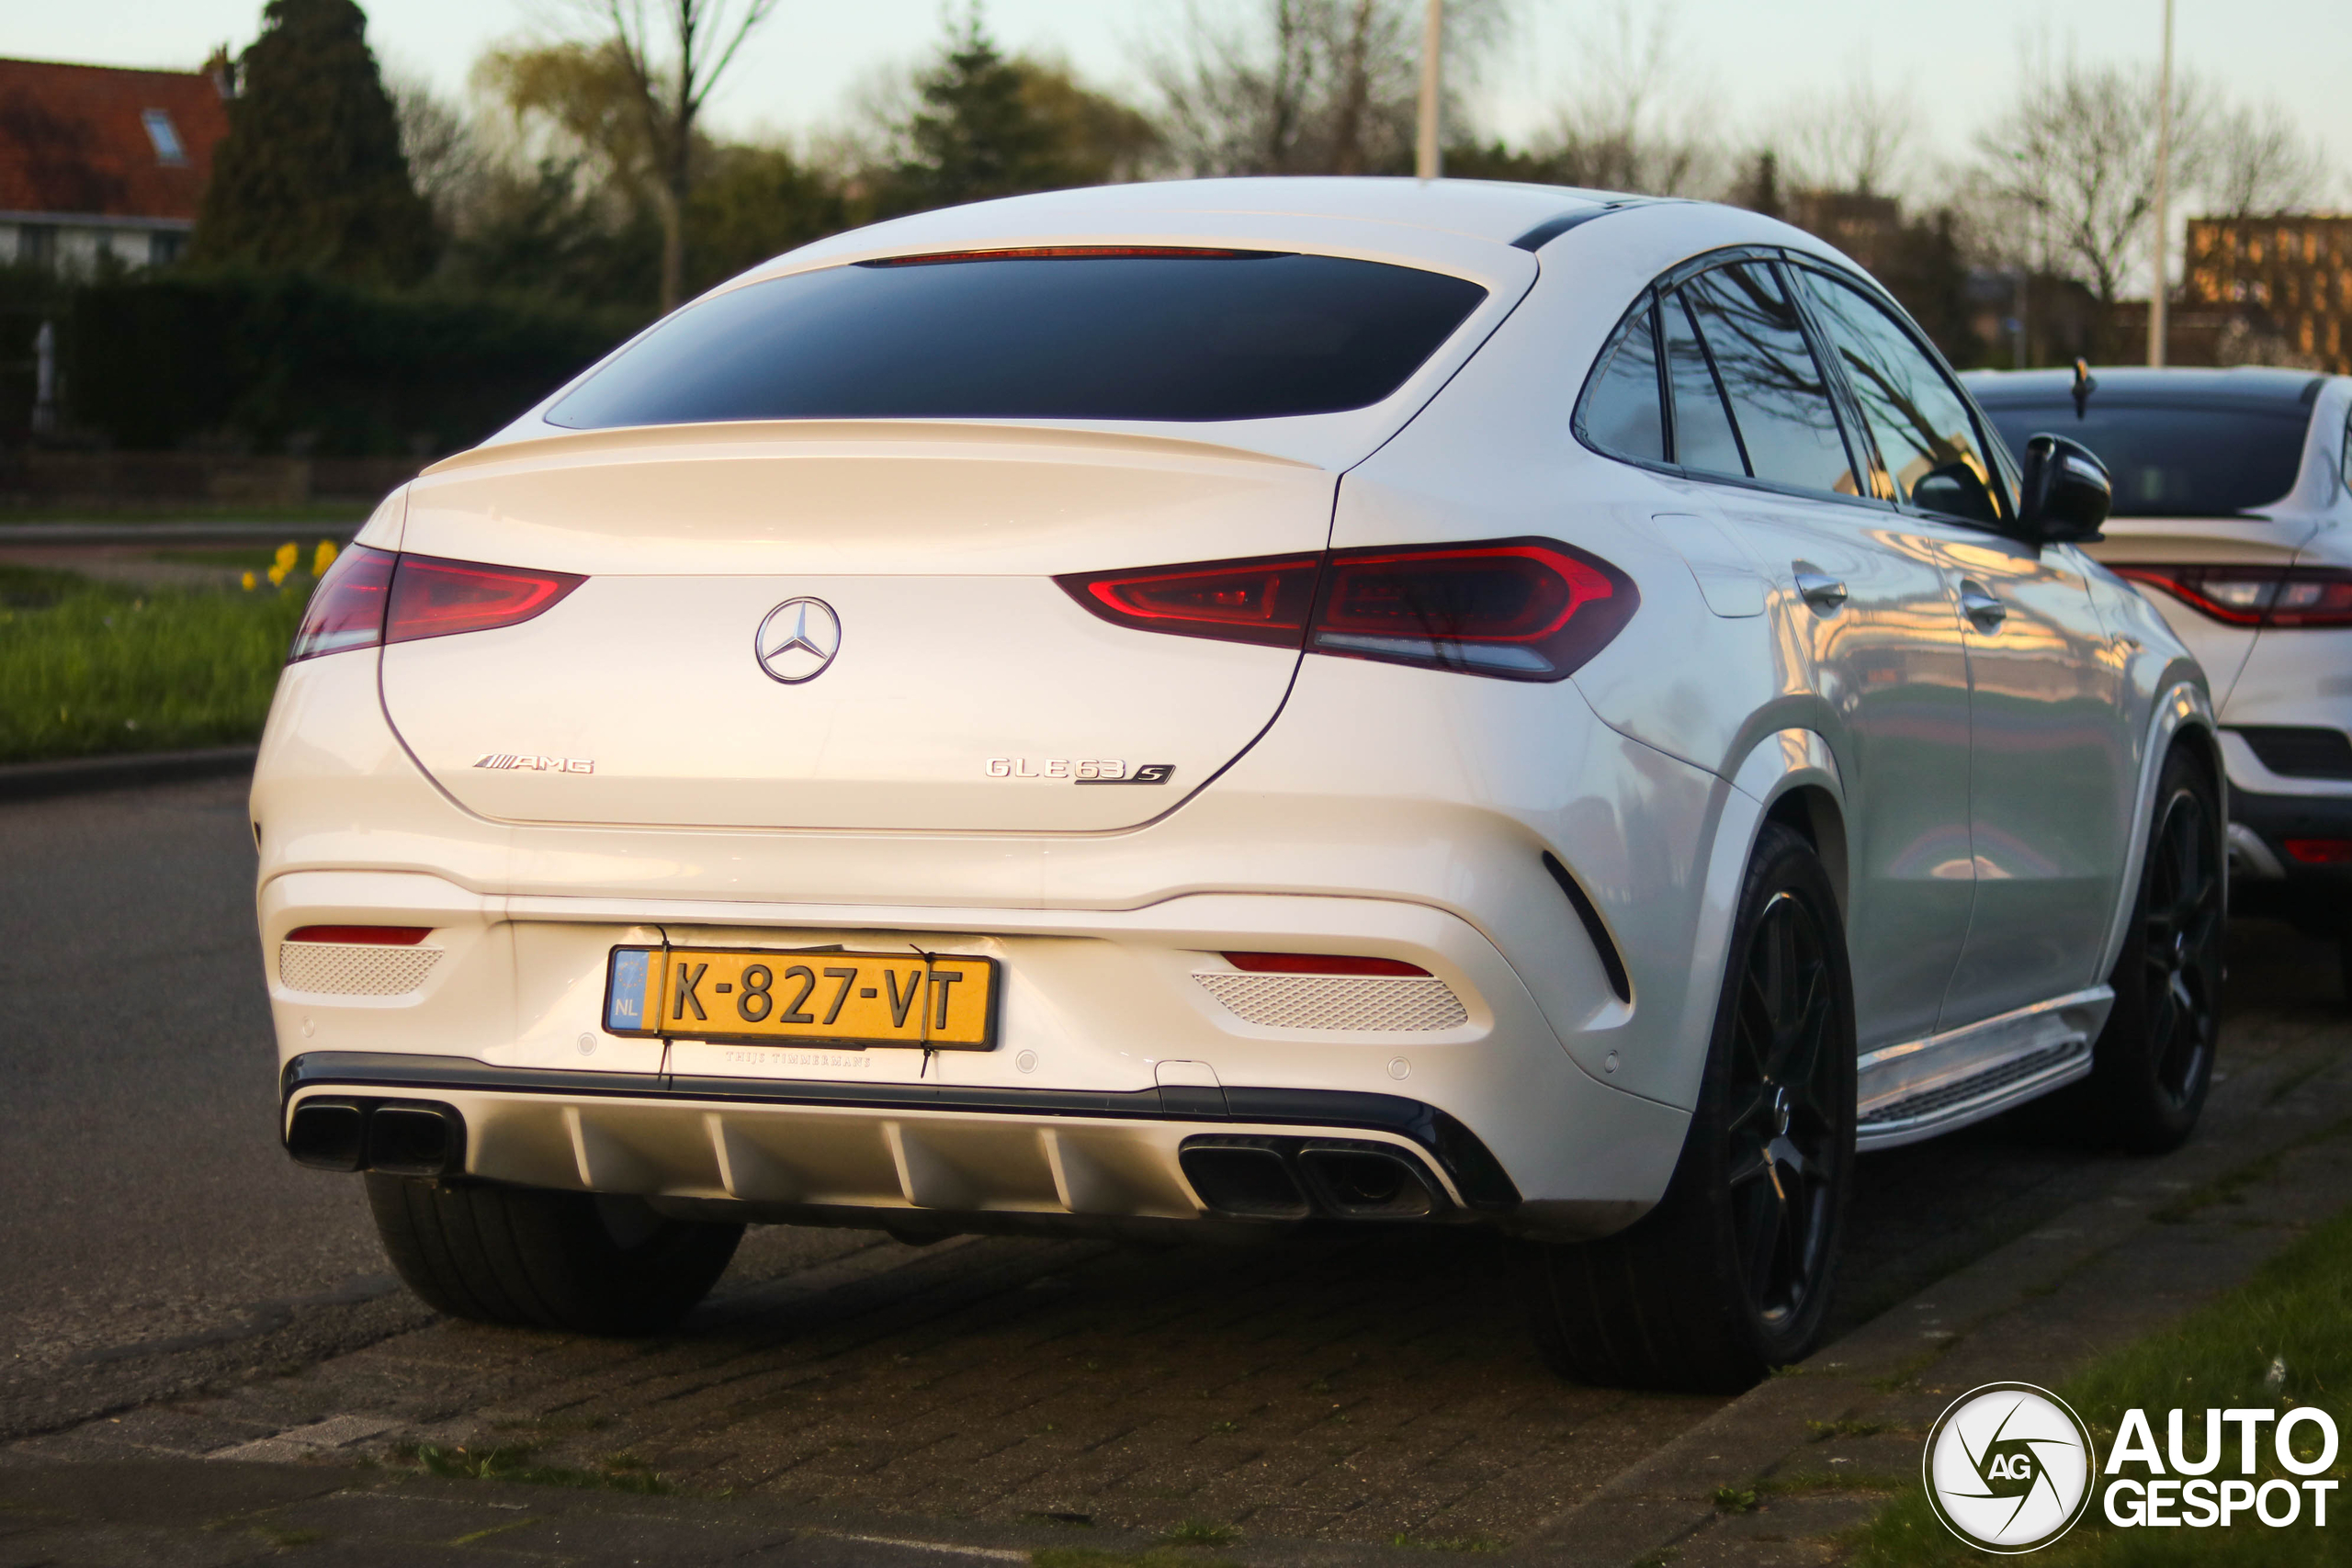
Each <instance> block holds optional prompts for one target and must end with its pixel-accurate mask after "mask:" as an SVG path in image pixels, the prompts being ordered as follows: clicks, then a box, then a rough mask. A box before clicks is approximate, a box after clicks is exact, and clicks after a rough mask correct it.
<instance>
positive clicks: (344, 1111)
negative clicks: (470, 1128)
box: [286, 1100, 466, 1176]
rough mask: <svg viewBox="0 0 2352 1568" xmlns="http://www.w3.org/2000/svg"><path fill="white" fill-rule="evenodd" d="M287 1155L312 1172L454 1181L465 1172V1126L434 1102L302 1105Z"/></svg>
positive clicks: (288, 1131) (315, 1102)
mask: <svg viewBox="0 0 2352 1568" xmlns="http://www.w3.org/2000/svg"><path fill="white" fill-rule="evenodd" d="M286 1152H287V1153H288V1154H289V1155H291V1156H294V1159H295V1162H296V1163H297V1164H299V1165H307V1166H310V1167H311V1168H313V1169H316V1170H373V1171H379V1172H381V1173H382V1174H384V1175H386V1176H454V1175H456V1174H458V1172H460V1171H462V1170H464V1169H465V1168H466V1121H465V1118H464V1117H462V1116H460V1115H459V1114H458V1111H457V1110H456V1108H455V1107H453V1106H448V1105H444V1104H442V1103H440V1102H439V1101H438V1100H304V1101H303V1102H302V1103H301V1104H300V1105H298V1106H296V1107H295V1108H294V1115H293V1118H292V1120H291V1121H290V1122H288V1124H287V1128H286Z"/></svg>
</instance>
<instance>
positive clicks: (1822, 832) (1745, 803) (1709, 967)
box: [1672, 728, 1850, 1110]
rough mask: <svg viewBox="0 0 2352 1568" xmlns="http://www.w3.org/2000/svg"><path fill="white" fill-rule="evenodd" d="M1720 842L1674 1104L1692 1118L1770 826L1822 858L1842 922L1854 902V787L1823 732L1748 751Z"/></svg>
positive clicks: (1770, 738) (1802, 732)
mask: <svg viewBox="0 0 2352 1568" xmlns="http://www.w3.org/2000/svg"><path fill="white" fill-rule="evenodd" d="M1727 783H1728V785H1729V787H1728V788H1726V789H1724V792H1723V795H1724V803H1723V807H1722V810H1721V812H1720V814H1719V815H1718V817H1717V818H1716V821H1715V831H1714V838H1713V843H1712V845H1711V846H1710V848H1709V851H1708V854H1707V865H1706V872H1705V881H1704V884H1703V894H1702V898H1701V902H1700V912H1699V923H1698V929H1697V930H1696V931H1694V932H1693V933H1692V935H1693V938H1694V940H1693V942H1692V943H1691V953H1692V962H1691V966H1690V969H1689V979H1688V981H1687V985H1688V987H1689V989H1688V991H1687V992H1686V994H1685V996H1684V998H1683V1013H1682V1016H1683V1019H1684V1024H1683V1027H1684V1028H1685V1029H1686V1030H1688V1031H1691V1032H1692V1033H1691V1036H1690V1037H1688V1038H1686V1041H1685V1044H1686V1047H1687V1048H1686V1049H1685V1050H1684V1051H1683V1053H1682V1060H1683V1062H1684V1063H1686V1064H1688V1069H1687V1081H1685V1082H1682V1083H1679V1084H1677V1085H1676V1091H1677V1092H1676V1095H1675V1098H1674V1099H1673V1100H1672V1103H1674V1104H1676V1105H1678V1106H1679V1107H1681V1108H1683V1109H1685V1110H1688V1109H1689V1108H1690V1107H1691V1106H1693V1105H1696V1104H1697V1103H1698V1090H1699V1074H1700V1072H1701V1070H1702V1068H1703V1066H1704V1065H1705V1062H1706V1047H1707V1041H1708V1039H1709V1038H1711V1037H1712V1035H1713V1030H1714V1025H1715V1010H1716V1003H1717V1001H1718V1000H1719V998H1721V997H1722V995H1723V987H1724V971H1725V966H1726V965H1727V964H1729V963H1730V961H1731V937H1732V923H1733V920H1734V919H1735V918H1736V915H1737V913H1738V908H1739V895H1740V888H1741V886H1742V885H1743V884H1744V883H1745V881H1746V879H1747V864H1748V862H1749V861H1750V860H1751V859H1753V858H1754V856H1755V853H1756V840H1757V839H1758V836H1759V835H1760V834H1761V833H1762V832H1763V830H1764V828H1765V825H1766V824H1767V823H1770V822H1782V823H1786V824H1787V825H1788V826H1789V827H1790V828H1792V829H1793V830H1794V831H1796V832H1797V833H1799V834H1801V835H1803V836H1804V838H1805V839H1806V840H1808V841H1810V842H1811V843H1812V844H1813V846H1814V851H1815V853H1816V854H1818V855H1820V856H1821V860H1822V866H1823V869H1824V870H1825V871H1826V872H1827V873H1828V874H1829V880H1830V886H1831V887H1832V888H1833V889H1834V890H1835V891H1836V894H1837V897H1838V915H1839V918H1840V919H1844V918H1845V917H1846V914H1847V908H1848V905H1849V901H1850V889H1849V856H1848V852H1847V845H1848V834H1847V816H1848V813H1847V806H1846V785H1845V779H1844V777H1843V775H1842V774H1841V773H1839V771H1838V757H1837V753H1836V752H1835V751H1833V750H1831V749H1830V745H1829V741H1828V739H1827V738H1826V737H1825V736H1823V735H1822V734H1821V733H1820V732H1819V731H1818V730H1814V729H1804V728H1789V729H1781V730H1776V731H1774V732H1773V733H1771V734H1770V735H1767V736H1765V737H1763V738H1762V739H1759V740H1758V741H1757V742H1756V744H1755V745H1753V746H1751V747H1749V748H1748V750H1747V755H1746V756H1745V757H1744V758H1742V759H1741V760H1740V763H1739V766H1738V767H1737V768H1736V769H1735V770H1733V772H1732V774H1731V776H1730V778H1729V780H1728V781H1727Z"/></svg>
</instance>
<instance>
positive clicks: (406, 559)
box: [288, 545, 588, 662]
mask: <svg viewBox="0 0 2352 1568" xmlns="http://www.w3.org/2000/svg"><path fill="white" fill-rule="evenodd" d="M585 581H588V580H587V579H586V578H584V577H580V576H577V575H575V574H573V573H571V572H568V571H533V570H527V569H526V568H522V567H512V566H484V565H481V564H480V563H478V562H474V561H461V560H442V559H439V558H435V557H433V556H403V555H394V554H392V553H391V552H390V551H387V550H375V549H369V548H368V547H366V546H364V545H354V546H352V547H350V548H349V549H347V550H345V551H344V553H343V554H342V555H340V556H338V557H337V558H335V563H334V565H333V566H331V567H329V568H328V569H327V574H326V576H324V577H323V578H322V579H320V580H319V586H318V590H317V592H314V593H312V594H311V605H310V608H309V609H307V610H305V611H304V612H303V613H302V625H301V627H300V630H298V631H297V632H296V633H295V634H294V649H293V651H292V652H291V653H290V654H288V662H292V661H293V660H301V659H311V658H315V657H317V656H318V655H320V654H322V653H340V652H342V651H343V650H345V649H352V648H373V647H375V646H376V645H377V644H379V643H385V642H414V641H416V640H417V639H418V638H420V637H448V636H450V635H451V634H453V633H456V632H479V631H489V630H491V629H492V628H493V627H497V626H516V625H519V624H520V623H522V622H524V621H527V620H529V619H530V618H531V617H532V616H534V615H539V614H541V613H542V612H544V611H546V610H548V609H549V608H550V607H552V606H553V605H554V604H557V603H558V602H559V601H560V600H561V599H562V598H563V596H564V595H565V594H567V593H569V592H571V591H572V590H573V589H575V588H577V587H579V586H580V585H581V584H582V582H585Z"/></svg>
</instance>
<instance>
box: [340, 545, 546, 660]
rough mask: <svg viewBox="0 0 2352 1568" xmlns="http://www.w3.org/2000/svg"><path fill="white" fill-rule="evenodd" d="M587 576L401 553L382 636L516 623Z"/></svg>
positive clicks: (402, 637)
mask: <svg viewBox="0 0 2352 1568" xmlns="http://www.w3.org/2000/svg"><path fill="white" fill-rule="evenodd" d="M585 581H588V580H587V579H586V578H584V577H578V576H574V575H573V574H572V573H571V572H568V571H530V570H525V569H523V568H521V567H512V566H482V565H480V564H478V563H476V562H473V561H462V560H440V559H437V558H435V557H432V556H402V557H401V558H400V570H397V571H396V572H394V573H393V574H392V596H391V613H390V615H389V616H388V617H387V618H386V619H385V622H384V640H385V641H386V642H414V641H416V640H417V639H418V638H420V637H449V636H451V635H453V634H455V633H458V632H480V631H489V630H491V629H492V628H493V627H496V626H516V625H519V624H520V623H522V622H524V621H527V620H529V619H530V618H531V617H532V616H534V615H540V614H542V613H544V612H545V611H547V610H548V609H551V608H552V607H553V606H554V605H555V604H557V603H559V602H560V600H561V599H562V598H563V596H564V595H565V594H567V593H569V592H571V591H572V590H573V589H575V588H577V587H579V586H580V585H581V584H582V583H583V582H585Z"/></svg>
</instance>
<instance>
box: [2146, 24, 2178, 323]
mask: <svg viewBox="0 0 2352 1568" xmlns="http://www.w3.org/2000/svg"><path fill="white" fill-rule="evenodd" d="M2157 92H2158V94H2159V95H2160V96H2159V97H2158V100H2157V103H2156V210H2155V214H2154V217H2155V222H2156V245H2155V251H2156V265H2155V287H2154V288H2152V289H2150V290H2149V291H2148V363H2149V364H2150V365H2152V366H2154V367H2156V368H2158V369H2162V368H2164V363H2165V293H2166V290H2167V288H2168V287H2169V283H2168V279H2167V276H2166V274H2167V272H2168V271H2169V268H2168V265H2167V264H2166V260H2165V252H2166V251H2167V250H2169V249H2170V248H2171V246H2172V214H2171V211H2170V207H2171V201H2170V197H2171V195H2172V191H2171V183H2172V0H2165V65H2164V73H2163V77H2162V80H2161V81H2160V82H2159V84H2158V85H2157Z"/></svg>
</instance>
